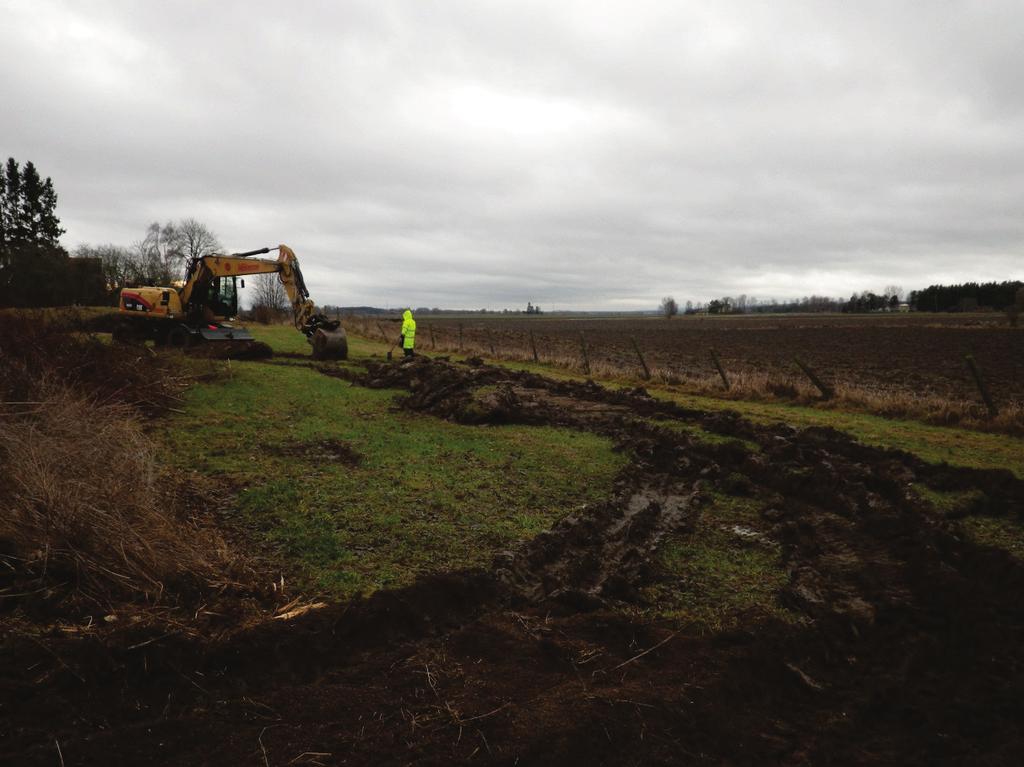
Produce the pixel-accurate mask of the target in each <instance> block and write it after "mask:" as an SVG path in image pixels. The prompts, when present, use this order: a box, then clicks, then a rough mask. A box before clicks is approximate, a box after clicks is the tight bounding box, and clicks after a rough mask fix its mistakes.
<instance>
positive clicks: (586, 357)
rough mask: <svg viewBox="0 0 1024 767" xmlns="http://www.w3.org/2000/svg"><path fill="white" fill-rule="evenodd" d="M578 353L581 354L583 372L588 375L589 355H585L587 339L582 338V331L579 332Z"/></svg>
mask: <svg viewBox="0 0 1024 767" xmlns="http://www.w3.org/2000/svg"><path fill="white" fill-rule="evenodd" d="M580 351H582V352H583V370H584V371H586V374H587V375H590V355H589V354H587V339H586V338H584V337H583V331H582V330H581V331H580Z"/></svg>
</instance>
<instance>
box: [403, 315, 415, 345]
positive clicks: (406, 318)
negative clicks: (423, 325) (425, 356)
mask: <svg viewBox="0 0 1024 767" xmlns="http://www.w3.org/2000/svg"><path fill="white" fill-rule="evenodd" d="M415 345H416V320H414V319H413V318H412V312H410V311H409V310H408V309H406V310H405V314H403V315H402V348H403V349H411V348H413V346H415Z"/></svg>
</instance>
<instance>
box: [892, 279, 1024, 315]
mask: <svg viewBox="0 0 1024 767" xmlns="http://www.w3.org/2000/svg"><path fill="white" fill-rule="evenodd" d="M1022 290H1024V282H1020V281H1019V280H1014V281H1008V282H965V283H963V284H961V285H930V286H928V287H927V288H925V289H924V290H913V291H911V292H910V305H911V306H912V307H913V308H914V309H915V310H916V311H919V312H971V311H976V310H978V309H994V310H996V311H1003V310H1006V309H1009V308H1010V307H1012V306H1015V305H1017V304H1019V303H1020V302H1021V300H1022V297H1021V291H1022Z"/></svg>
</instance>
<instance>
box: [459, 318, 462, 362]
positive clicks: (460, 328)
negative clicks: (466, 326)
mask: <svg viewBox="0 0 1024 767" xmlns="http://www.w3.org/2000/svg"><path fill="white" fill-rule="evenodd" d="M459 354H462V323H461V322H460V323H459Z"/></svg>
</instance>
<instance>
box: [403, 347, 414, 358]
mask: <svg viewBox="0 0 1024 767" xmlns="http://www.w3.org/2000/svg"><path fill="white" fill-rule="evenodd" d="M402 351H403V352H404V353H405V356H406V357H411V356H412V349H402Z"/></svg>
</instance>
